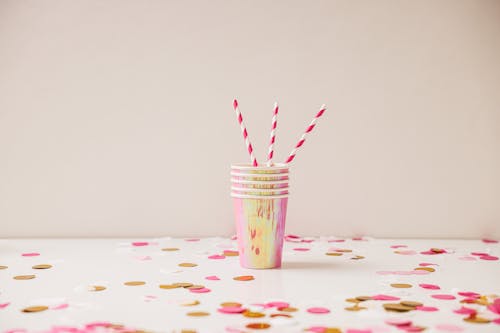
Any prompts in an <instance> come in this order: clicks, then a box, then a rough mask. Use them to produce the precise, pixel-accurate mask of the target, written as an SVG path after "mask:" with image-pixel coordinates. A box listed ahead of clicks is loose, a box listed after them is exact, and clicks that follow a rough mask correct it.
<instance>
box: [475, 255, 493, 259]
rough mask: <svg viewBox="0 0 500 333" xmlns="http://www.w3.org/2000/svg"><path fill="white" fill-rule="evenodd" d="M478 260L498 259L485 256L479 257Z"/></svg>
mask: <svg viewBox="0 0 500 333" xmlns="http://www.w3.org/2000/svg"><path fill="white" fill-rule="evenodd" d="M479 259H481V260H498V257H495V256H490V255H486V256H480V257H479Z"/></svg>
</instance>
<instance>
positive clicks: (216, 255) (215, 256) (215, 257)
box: [208, 254, 226, 259]
mask: <svg viewBox="0 0 500 333" xmlns="http://www.w3.org/2000/svg"><path fill="white" fill-rule="evenodd" d="M208 259H226V257H225V256H221V255H219V254H214V255H211V256H209V257H208Z"/></svg>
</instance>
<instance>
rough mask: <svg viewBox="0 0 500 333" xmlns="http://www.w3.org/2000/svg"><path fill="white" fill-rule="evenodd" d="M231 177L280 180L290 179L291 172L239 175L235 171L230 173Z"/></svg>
mask: <svg viewBox="0 0 500 333" xmlns="http://www.w3.org/2000/svg"><path fill="white" fill-rule="evenodd" d="M230 175H231V176H237V177H259V178H261V177H268V178H269V177H274V178H278V177H285V176H286V177H288V175H290V173H289V172H282V173H239V172H234V171H231V173H230Z"/></svg>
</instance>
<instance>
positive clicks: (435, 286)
mask: <svg viewBox="0 0 500 333" xmlns="http://www.w3.org/2000/svg"><path fill="white" fill-rule="evenodd" d="M419 286H420V287H421V288H424V289H431V290H438V289H441V287H439V286H438V285H435V284H428V283H421V284H419Z"/></svg>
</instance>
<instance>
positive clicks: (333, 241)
mask: <svg viewBox="0 0 500 333" xmlns="http://www.w3.org/2000/svg"><path fill="white" fill-rule="evenodd" d="M343 242H345V239H329V240H328V243H343Z"/></svg>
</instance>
